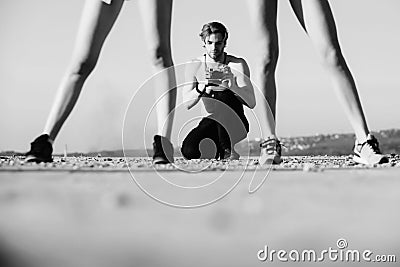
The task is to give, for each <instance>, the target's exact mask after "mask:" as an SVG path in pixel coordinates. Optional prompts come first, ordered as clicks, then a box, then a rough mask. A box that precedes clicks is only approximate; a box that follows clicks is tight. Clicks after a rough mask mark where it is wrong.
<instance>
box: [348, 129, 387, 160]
mask: <svg viewBox="0 0 400 267" xmlns="http://www.w3.org/2000/svg"><path fill="white" fill-rule="evenodd" d="M353 151H354V155H353V160H354V161H355V162H357V163H360V164H365V165H372V164H382V163H388V162H389V159H388V157H386V156H384V155H382V153H381V151H380V150H379V143H378V140H377V139H376V138H375V137H374V136H373V135H371V134H368V136H367V141H365V142H364V143H358V141H357V140H356V142H355V144H354V149H353Z"/></svg>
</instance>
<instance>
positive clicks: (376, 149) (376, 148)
mask: <svg viewBox="0 0 400 267" xmlns="http://www.w3.org/2000/svg"><path fill="white" fill-rule="evenodd" d="M364 145H369V146H370V147H371V149H372V151H373V152H374V154H380V153H381V151H380V150H379V143H378V140H376V139H375V138H373V139H371V140H367V141H366V142H365V143H364V144H363V145H362V146H364ZM361 148H362V147H361Z"/></svg>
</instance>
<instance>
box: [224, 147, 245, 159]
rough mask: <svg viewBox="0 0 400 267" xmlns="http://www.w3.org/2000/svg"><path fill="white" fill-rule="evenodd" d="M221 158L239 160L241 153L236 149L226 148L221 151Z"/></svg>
mask: <svg viewBox="0 0 400 267" xmlns="http://www.w3.org/2000/svg"><path fill="white" fill-rule="evenodd" d="M220 159H222V160H224V159H228V160H238V159H240V155H239V153H237V152H236V151H235V149H232V150H231V149H229V148H225V149H224V151H223V152H222V153H221V157H220Z"/></svg>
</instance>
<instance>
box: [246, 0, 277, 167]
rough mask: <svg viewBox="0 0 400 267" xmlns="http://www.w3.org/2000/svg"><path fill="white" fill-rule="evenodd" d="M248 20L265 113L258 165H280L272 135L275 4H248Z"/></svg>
mask: <svg viewBox="0 0 400 267" xmlns="http://www.w3.org/2000/svg"><path fill="white" fill-rule="evenodd" d="M247 2H248V5H249V10H250V17H251V20H252V22H253V25H254V28H255V31H256V37H257V51H260V58H261V61H260V62H259V65H258V67H257V69H258V71H259V77H260V81H261V88H262V91H263V94H264V96H265V100H266V101H261V105H262V106H263V109H264V111H265V115H266V123H263V124H262V125H261V127H262V133H263V135H264V136H263V137H264V139H265V141H263V142H262V144H261V156H260V159H259V161H260V164H264V163H266V162H272V163H275V164H279V163H280V162H281V148H280V143H279V140H278V139H277V137H276V132H275V119H276V97H277V94H276V83H275V70H276V65H277V62H278V56H279V44H278V30H277V26H276V19H277V11H278V1H277V0H248V1H247Z"/></svg>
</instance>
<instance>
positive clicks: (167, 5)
mask: <svg viewBox="0 0 400 267" xmlns="http://www.w3.org/2000/svg"><path fill="white" fill-rule="evenodd" d="M139 3H140V9H141V14H142V19H143V24H144V26H145V31H146V37H147V39H148V46H149V47H150V52H151V56H152V60H153V67H154V73H159V74H158V75H157V76H156V78H155V91H156V96H157V99H158V98H159V97H160V96H161V95H163V94H165V93H167V94H166V96H167V97H162V98H161V101H160V102H159V103H158V104H157V105H156V111H157V123H158V124H157V125H158V133H157V134H158V135H161V136H164V137H166V138H168V139H171V132H172V126H173V119H174V109H175V103H176V78H175V70H174V68H173V67H172V66H173V61H172V56H171V39H170V34H171V13H172V0H141V1H140V2H139Z"/></svg>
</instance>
